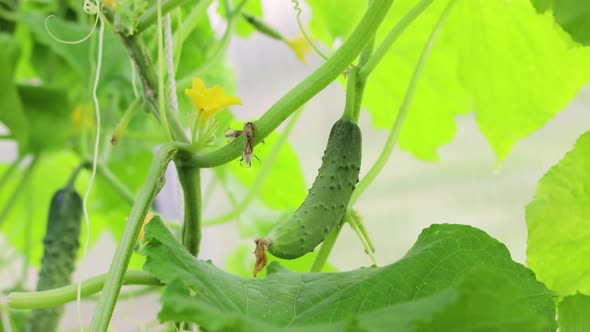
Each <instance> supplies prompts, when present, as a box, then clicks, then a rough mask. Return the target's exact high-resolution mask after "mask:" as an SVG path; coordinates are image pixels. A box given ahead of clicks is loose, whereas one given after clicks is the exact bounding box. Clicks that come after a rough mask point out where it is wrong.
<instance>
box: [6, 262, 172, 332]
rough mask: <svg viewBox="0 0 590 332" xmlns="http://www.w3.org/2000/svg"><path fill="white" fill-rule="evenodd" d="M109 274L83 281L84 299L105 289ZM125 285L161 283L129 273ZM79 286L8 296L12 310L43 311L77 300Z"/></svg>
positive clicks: (16, 293) (139, 273) (154, 284)
mask: <svg viewBox="0 0 590 332" xmlns="http://www.w3.org/2000/svg"><path fill="white" fill-rule="evenodd" d="M107 276H108V275H107V274H103V275H100V276H96V277H94V278H90V279H87V280H84V281H82V293H81V295H82V297H88V296H90V295H92V294H95V293H97V292H100V291H101V290H102V289H103V286H104V284H105V280H106V279H107ZM122 284H123V285H151V286H157V285H161V283H160V281H159V280H158V279H156V278H154V277H152V276H151V275H150V274H148V273H147V272H143V271H127V273H126V274H125V277H124V278H123V281H122ZM77 288H78V284H72V285H68V286H64V287H60V288H55V289H50V290H46V291H40V292H14V293H10V294H8V306H9V307H10V308H11V309H20V310H22V309H42V308H50V307H56V306H60V305H63V304H65V303H68V302H72V301H75V300H76V292H77ZM105 331H106V330H105Z"/></svg>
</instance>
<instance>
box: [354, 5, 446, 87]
mask: <svg viewBox="0 0 590 332" xmlns="http://www.w3.org/2000/svg"><path fill="white" fill-rule="evenodd" d="M433 1H434V0H421V1H420V2H419V3H418V4H417V5H416V6H415V7H414V8H412V9H411V10H410V11H409V12H408V13H407V14H406V15H404V17H402V19H401V20H400V21H399V22H398V23H397V24H396V25H395V27H393V29H392V30H391V31H390V32H389V33H388V34H387V36H386V37H385V39H384V40H383V42H381V45H379V48H377V50H376V51H375V52H374V53H373V55H372V56H371V58H370V59H368V61H367V63H366V64H365V65H364V66H362V68H361V70H360V71H359V76H360V78H361V80H363V81H366V79H367V77H368V76H369V74H371V72H372V71H373V69H375V67H377V65H378V64H379V63H380V62H381V60H383V57H385V55H386V54H387V52H388V51H389V49H390V48H391V46H392V45H393V44H394V43H395V41H396V40H397V39H398V38H399V37H400V36H401V35H402V34H403V32H404V31H405V30H406V28H407V27H408V26H409V25H410V23H412V22H413V21H414V20H415V19H416V18H418V16H420V14H422V12H424V10H426V8H428V6H430V4H431V3H432V2H433Z"/></svg>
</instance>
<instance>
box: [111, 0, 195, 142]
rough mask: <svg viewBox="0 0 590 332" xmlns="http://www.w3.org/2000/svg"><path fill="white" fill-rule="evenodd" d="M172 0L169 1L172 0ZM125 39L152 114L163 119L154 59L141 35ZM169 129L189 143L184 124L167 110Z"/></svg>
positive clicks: (124, 42) (181, 140) (175, 135)
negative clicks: (160, 111)
mask: <svg viewBox="0 0 590 332" xmlns="http://www.w3.org/2000/svg"><path fill="white" fill-rule="evenodd" d="M172 1H173V0H170V1H169V2H172ZM121 38H122V40H123V45H124V46H125V47H126V48H127V51H128V53H129V56H130V57H131V58H132V59H133V62H134V63H135V66H136V68H137V72H138V74H139V77H140V78H141V83H142V85H143V93H144V95H145V97H146V99H147V101H148V104H149V105H150V109H151V110H152V114H153V115H154V116H155V117H156V118H157V119H158V120H159V121H161V118H160V113H159V108H158V106H157V105H158V94H157V92H156V91H157V86H158V77H157V75H156V72H155V71H154V66H153V63H152V60H151V59H150V57H149V54H148V52H147V50H146V49H145V47H144V46H143V42H142V40H141V37H139V36H137V35H134V36H129V37H125V36H121ZM166 115H167V120H168V125H169V130H170V133H171V135H172V137H173V138H174V139H175V140H176V141H179V142H181V143H188V142H189V140H188V138H187V137H186V134H185V132H184V128H183V127H182V124H181V123H180V121H179V120H178V117H177V115H176V114H175V113H173V112H168V111H167V112H166Z"/></svg>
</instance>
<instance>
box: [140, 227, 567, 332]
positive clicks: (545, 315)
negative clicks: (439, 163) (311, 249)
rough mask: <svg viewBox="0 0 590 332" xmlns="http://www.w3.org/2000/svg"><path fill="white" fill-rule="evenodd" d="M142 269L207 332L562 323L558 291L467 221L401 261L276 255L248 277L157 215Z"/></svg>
mask: <svg viewBox="0 0 590 332" xmlns="http://www.w3.org/2000/svg"><path fill="white" fill-rule="evenodd" d="M146 239H147V244H146V246H145V247H144V253H145V254H146V256H147V259H146V264H145V265H144V268H145V269H146V270H147V271H149V272H150V273H151V274H153V275H154V276H155V277H157V278H159V279H160V280H162V281H163V282H164V283H167V284H168V286H167V287H166V290H165V292H164V294H163V295H162V299H161V301H162V304H163V308H162V311H161V312H160V314H159V318H160V319H161V320H163V321H192V322H196V323H198V324H199V325H200V326H201V327H203V328H205V329H207V330H208V331H282V330H289V331H343V330H347V331H424V332H426V331H531V332H539V331H554V330H555V328H556V324H555V321H554V317H555V307H554V304H553V301H552V299H551V296H550V293H549V292H548V291H547V290H546V289H545V287H544V286H543V285H542V284H541V283H539V282H537V281H536V280H535V277H534V275H533V273H532V272H531V271H530V270H528V269H527V268H525V267H524V266H522V265H520V264H518V263H515V262H513V261H512V260H511V259H510V254H509V253H508V250H507V249H506V247H505V246H504V245H502V244H501V243H499V242H498V241H496V240H494V239H492V238H491V237H489V236H488V235H487V234H485V233H484V232H482V231H480V230H478V229H475V228H472V227H469V226H462V225H433V226H431V227H430V228H428V229H426V230H424V231H423V232H422V234H421V235H420V237H419V238H418V241H417V242H416V244H415V245H414V246H413V247H412V248H411V249H410V251H409V252H408V253H407V254H406V255H405V256H404V257H403V258H402V259H401V260H400V261H398V262H397V263H394V264H391V265H388V266H384V267H381V268H376V267H373V268H362V269H359V270H355V271H351V272H343V273H304V274H300V273H295V272H291V271H289V270H287V269H285V268H283V267H282V266H281V265H280V264H278V263H273V264H271V265H270V266H269V267H268V268H267V269H268V270H269V275H268V276H267V277H266V278H264V279H252V278H249V279H245V278H241V277H238V276H235V275H232V274H228V273H226V272H223V271H221V270H219V269H217V268H216V267H215V266H213V265H212V264H210V263H207V262H203V261H198V260H196V259H194V258H193V257H192V256H191V255H190V254H189V253H188V252H187V251H186V250H185V249H184V248H183V247H182V245H181V244H180V243H178V241H177V240H176V239H175V238H174V237H173V236H172V234H170V232H169V231H168V230H167V229H166V228H165V227H164V225H163V224H162V223H161V221H159V220H158V219H152V221H151V222H150V223H149V224H148V225H147V226H146Z"/></svg>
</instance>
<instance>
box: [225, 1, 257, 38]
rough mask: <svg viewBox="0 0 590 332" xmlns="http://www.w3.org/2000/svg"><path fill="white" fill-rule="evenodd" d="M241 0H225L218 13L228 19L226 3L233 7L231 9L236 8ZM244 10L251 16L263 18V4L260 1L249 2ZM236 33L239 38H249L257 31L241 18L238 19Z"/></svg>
mask: <svg viewBox="0 0 590 332" xmlns="http://www.w3.org/2000/svg"><path fill="white" fill-rule="evenodd" d="M240 2H241V0H224V1H221V3H224V5H223V6H221V5H220V6H219V8H218V10H217V12H218V13H219V14H221V16H222V17H224V18H227V10H226V8H225V3H227V4H229V5H230V6H231V9H233V8H235V7H236V6H237V5H238V4H239V3H240ZM243 10H244V11H245V12H247V13H249V14H251V15H254V16H258V17H261V16H262V3H261V1H260V0H248V2H246V4H245V5H244V8H243ZM235 31H236V34H238V36H240V37H243V38H247V37H249V36H251V35H252V33H254V32H255V31H256V30H255V29H254V28H253V27H252V26H251V25H250V24H248V22H246V20H243V19H241V18H238V20H237V22H236V26H235Z"/></svg>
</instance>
